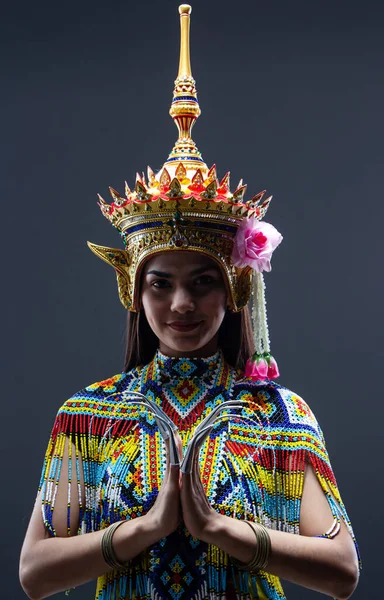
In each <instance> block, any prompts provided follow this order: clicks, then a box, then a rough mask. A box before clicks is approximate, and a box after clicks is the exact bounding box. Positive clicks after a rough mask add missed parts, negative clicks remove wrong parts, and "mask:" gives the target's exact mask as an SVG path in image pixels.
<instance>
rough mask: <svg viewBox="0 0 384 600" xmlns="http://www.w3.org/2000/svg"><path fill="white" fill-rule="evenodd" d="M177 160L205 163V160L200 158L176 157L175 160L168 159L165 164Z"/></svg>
mask: <svg viewBox="0 0 384 600" xmlns="http://www.w3.org/2000/svg"><path fill="white" fill-rule="evenodd" d="M175 160H195V161H198V162H203V159H202V158H201V157H200V158H199V157H198V156H176V157H175V158H168V159H167V160H166V161H165V162H166V163H168V162H174V161H175Z"/></svg>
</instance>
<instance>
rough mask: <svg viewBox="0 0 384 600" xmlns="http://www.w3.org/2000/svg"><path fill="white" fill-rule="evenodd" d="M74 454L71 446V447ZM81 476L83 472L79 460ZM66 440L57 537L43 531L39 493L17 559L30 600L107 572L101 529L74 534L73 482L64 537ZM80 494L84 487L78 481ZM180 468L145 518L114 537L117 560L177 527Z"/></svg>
mask: <svg viewBox="0 0 384 600" xmlns="http://www.w3.org/2000/svg"><path fill="white" fill-rule="evenodd" d="M73 451H74V452H75V448H74V447H73ZM80 473H82V468H81V462H80ZM67 489H68V440H67V445H66V448H65V453H64V457H63V465H62V471H61V476H60V481H59V485H58V493H57V498H56V505H55V509H54V516H53V525H54V527H55V531H56V533H57V537H51V536H50V535H49V533H48V532H47V530H46V528H45V526H44V523H43V519H42V514H41V493H39V494H38V497H37V499H36V503H35V506H34V509H33V512H32V516H31V519H30V523H29V526H28V530H27V533H26V536H25V540H24V544H23V548H22V551H21V558H20V582H21V585H22V587H23V589H24V591H25V593H26V594H27V596H28V597H29V598H31V600H40V599H42V598H47V597H48V596H51V595H52V594H55V593H57V592H60V591H63V590H67V589H69V588H73V587H76V586H78V585H80V584H82V583H86V582H87V581H91V580H92V579H96V578H97V577H99V576H100V575H103V574H104V573H106V572H107V571H111V568H110V567H109V566H108V565H107V564H106V563H105V562H104V560H103V556H102V553H101V545H100V544H101V538H102V535H103V531H96V532H93V533H86V534H83V535H76V533H77V529H78V524H79V504H78V497H77V483H76V482H72V485H71V523H70V536H69V537H68V535H67V502H68V500H67ZM81 489H82V494H83V495H84V483H83V478H82V477H81ZM178 505H179V469H178V468H177V467H171V468H170V469H169V471H168V473H167V476H166V479H165V480H164V484H163V485H162V488H161V490H160V492H159V495H158V498H157V500H156V502H155V504H154V506H153V507H152V509H151V510H150V511H149V512H148V513H147V515H145V516H143V517H138V518H136V519H133V520H130V521H127V523H124V524H123V525H121V527H119V528H118V529H117V530H116V532H115V534H114V536H113V548H114V551H115V554H116V557H117V558H118V560H119V561H120V562H127V561H128V560H130V559H131V558H133V557H134V556H137V555H138V554H140V553H141V552H142V551H143V550H145V549H146V548H147V547H149V546H151V545H152V544H154V543H155V542H156V541H158V540H159V539H161V538H162V537H164V536H165V535H169V533H171V531H173V530H174V529H175V528H176V527H177V525H178V520H179V516H178V514H179V513H178Z"/></svg>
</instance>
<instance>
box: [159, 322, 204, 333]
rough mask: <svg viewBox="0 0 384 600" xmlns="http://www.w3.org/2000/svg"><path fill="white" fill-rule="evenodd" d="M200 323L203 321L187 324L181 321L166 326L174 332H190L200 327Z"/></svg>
mask: <svg viewBox="0 0 384 600" xmlns="http://www.w3.org/2000/svg"><path fill="white" fill-rule="evenodd" d="M202 322H203V321H194V322H193V323H190V322H188V323H187V322H183V321H172V323H167V325H168V327H170V328H171V329H174V330H175V331H192V330H193V329H196V328H197V327H198V326H199V325H201V323H202Z"/></svg>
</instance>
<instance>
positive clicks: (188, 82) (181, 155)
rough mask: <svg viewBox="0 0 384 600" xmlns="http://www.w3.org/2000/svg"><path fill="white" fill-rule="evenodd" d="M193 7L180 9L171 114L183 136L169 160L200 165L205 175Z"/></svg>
mask: <svg viewBox="0 0 384 600" xmlns="http://www.w3.org/2000/svg"><path fill="white" fill-rule="evenodd" d="M191 12H192V7H191V6H189V4H182V5H181V6H179V13H180V59H179V72H178V74H177V79H176V81H175V89H174V91H173V100H172V105H171V108H170V110H169V114H170V115H171V117H172V118H173V120H174V121H175V123H176V126H177V129H178V131H179V137H178V140H177V142H176V144H175V145H174V147H173V148H172V151H171V153H170V155H169V156H168V160H167V162H166V164H168V165H170V166H171V165H172V164H173V163H175V162H179V161H182V162H183V164H184V165H187V167H190V168H192V169H193V168H194V169H196V168H199V169H201V171H202V173H203V174H204V175H205V174H206V173H207V171H208V167H207V165H206V164H205V162H204V161H203V159H202V156H201V154H200V152H199V150H198V148H197V146H196V144H195V142H194V141H193V139H192V135H191V132H192V127H193V126H194V124H195V121H196V119H197V118H198V117H199V116H200V114H201V110H200V106H199V102H198V100H197V92H196V82H195V80H194V79H193V77H192V70H191V58H190V43H189V31H190V23H191V19H190V14H191Z"/></svg>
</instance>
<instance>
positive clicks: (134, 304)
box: [88, 4, 271, 312]
mask: <svg viewBox="0 0 384 600" xmlns="http://www.w3.org/2000/svg"><path fill="white" fill-rule="evenodd" d="M191 10H192V9H191V7H190V6H189V5H187V4H183V5H181V6H180V7H179V13H180V27H181V38H180V61H179V72H178V76H177V79H176V81H175V88H174V93H173V100H172V104H171V108H170V111H169V112H170V115H171V117H172V118H173V120H174V121H175V123H176V125H177V128H178V132H179V136H178V139H177V141H176V143H175V145H174V147H173V149H172V151H171V153H170V154H169V156H168V159H167V160H166V162H165V164H164V165H163V167H162V168H161V169H160V171H159V172H158V173H157V174H155V173H154V172H153V171H152V169H151V168H150V167H148V172H147V181H146V179H145V175H144V173H143V174H142V175H139V174H137V175H136V183H135V187H134V189H133V191H131V190H130V189H129V187H128V185H127V183H126V184H125V197H123V196H121V195H120V194H119V193H118V192H117V191H116V190H114V189H113V188H110V193H111V196H112V200H113V201H112V203H111V204H108V203H107V202H105V200H104V199H103V198H102V197H101V196H99V206H100V208H101V211H102V213H103V215H104V216H105V217H106V218H107V219H108V220H109V221H110V222H111V223H112V225H113V226H114V227H116V229H118V231H119V232H120V234H121V235H122V238H123V241H124V245H125V250H120V249H116V248H107V247H105V246H98V245H96V244H92V243H90V242H89V243H88V245H89V247H90V248H91V250H92V251H93V252H94V253H95V254H96V255H97V256H99V257H100V258H102V259H103V260H104V261H106V262H107V263H108V264H110V265H111V266H113V268H114V269H115V271H116V274H117V280H118V288H119V295H120V300H121V302H122V304H123V305H124V306H125V308H127V309H128V310H131V311H137V310H138V309H139V302H138V293H137V292H138V285H137V282H138V281H139V275H140V271H141V268H142V266H143V264H144V263H145V261H146V260H147V259H148V258H150V257H151V256H153V255H154V254H157V253H159V252H167V251H170V250H173V251H174V250H188V251H197V252H202V253H204V254H206V255H207V256H209V257H210V258H212V259H213V260H215V261H216V262H218V263H219V265H220V267H221V268H222V270H223V272H224V274H225V275H226V281H227V283H228V305H229V307H230V309H231V310H233V311H236V312H237V311H239V310H241V309H242V308H243V307H244V306H245V305H246V304H247V302H248V300H249V297H250V293H251V269H250V268H249V267H248V266H247V267H243V268H238V267H235V266H234V265H233V264H232V262H231V256H232V249H233V238H234V236H235V234H236V231H237V229H238V226H239V224H240V223H241V221H242V220H243V219H244V218H249V217H254V218H256V219H262V218H263V217H264V215H265V213H266V211H267V208H268V206H269V203H270V200H271V197H269V198H266V199H264V194H265V191H263V192H260V193H259V194H257V195H256V196H254V197H253V198H252V199H251V200H248V201H247V202H244V194H245V191H246V187H247V186H246V185H244V184H243V182H242V181H240V182H239V185H238V186H237V188H236V189H235V191H234V192H233V193H232V192H231V190H230V181H229V172H228V173H226V175H225V176H224V177H223V179H222V180H221V181H220V182H219V180H218V178H217V174H216V166H215V165H214V166H212V167H211V168H210V169H208V167H207V165H206V164H205V162H204V161H203V159H202V156H201V153H200V152H199V150H198V148H197V146H196V144H195V142H194V141H193V139H192V136H191V132H192V127H193V125H194V123H195V121H196V120H197V118H198V117H199V115H200V112H201V111H200V107H199V103H198V100H197V92H196V87H195V80H194V79H193V77H192V72H191V64H190V50H189V48H190V44H189V29H190V13H191Z"/></svg>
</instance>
